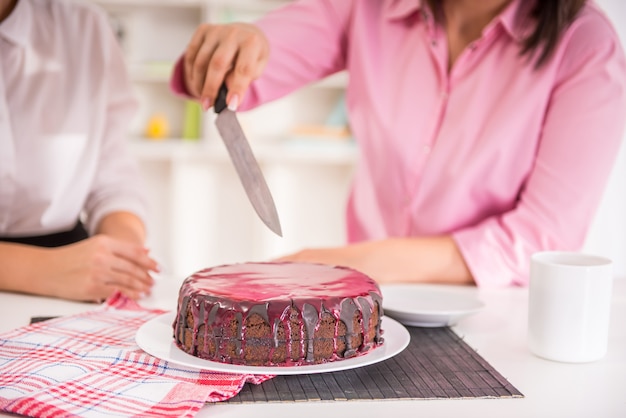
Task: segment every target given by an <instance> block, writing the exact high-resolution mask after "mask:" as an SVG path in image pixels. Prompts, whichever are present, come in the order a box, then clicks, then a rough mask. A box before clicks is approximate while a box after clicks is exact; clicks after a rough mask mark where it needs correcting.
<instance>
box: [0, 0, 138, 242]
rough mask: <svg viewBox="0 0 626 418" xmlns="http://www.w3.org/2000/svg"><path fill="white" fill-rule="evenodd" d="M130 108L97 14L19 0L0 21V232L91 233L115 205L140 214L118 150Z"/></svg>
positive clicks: (129, 169)
mask: <svg viewBox="0 0 626 418" xmlns="http://www.w3.org/2000/svg"><path fill="white" fill-rule="evenodd" d="M136 109H137V103H136V100H135V99H134V97H133V96H132V90H131V86H130V83H129V80H128V76H127V73H126V68H125V66H124V61H123V56H122V53H121V50H120V48H119V45H118V43H117V40H116V39H115V37H114V35H113V33H112V31H111V28H110V26H109V23H108V21H107V18H106V16H105V14H104V13H103V12H101V11H99V10H98V9H96V8H95V7H94V6H92V5H89V4H82V3H73V2H66V1H59V0H20V1H19V2H18V3H17V6H16V8H15V9H14V10H13V12H12V13H11V15H10V16H9V17H8V18H7V19H5V20H4V21H3V22H2V23H0V235H4V236H23V235H43V234H48V233H53V232H58V231H62V230H66V229H70V228H71V227H72V226H73V225H74V223H75V222H76V221H77V219H78V218H79V216H81V214H82V215H83V216H84V219H85V221H86V225H87V229H88V230H89V231H90V232H91V233H93V232H94V230H95V228H96V227H97V225H98V223H99V221H100V220H101V219H102V217H103V216H105V215H106V214H108V213H111V212H114V211H120V210H123V211H129V212H133V213H135V214H137V215H138V216H140V217H142V218H143V217H144V213H145V199H144V197H143V192H142V189H141V184H140V178H139V170H138V167H137V165H136V163H135V161H134V160H133V158H132V157H131V155H130V154H129V153H128V151H127V150H126V138H127V133H128V126H129V123H130V120H131V118H132V117H133V115H134V113H135V111H136Z"/></svg>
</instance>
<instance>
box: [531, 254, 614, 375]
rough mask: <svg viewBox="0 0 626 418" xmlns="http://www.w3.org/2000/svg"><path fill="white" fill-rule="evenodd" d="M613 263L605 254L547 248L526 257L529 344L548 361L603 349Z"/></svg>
mask: <svg viewBox="0 0 626 418" xmlns="http://www.w3.org/2000/svg"><path fill="white" fill-rule="evenodd" d="M612 288H613V264H612V262H611V260H609V259H608V258H604V257H599V256H594V255H589V254H581V253H574V252H559V251H546V252H539V253H536V254H533V255H532V257H531V260H530V282H529V306H528V344H529V348H530V351H531V352H532V353H534V354H535V355H537V356H539V357H543V358H545V359H548V360H555V361H562V362H570V363H584V362H590V361H595V360H598V359H600V358H602V357H604V355H605V354H606V350H607V344H608V335H609V316H610V310H611V292H612Z"/></svg>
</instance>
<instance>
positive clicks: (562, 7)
mask: <svg viewBox="0 0 626 418" xmlns="http://www.w3.org/2000/svg"><path fill="white" fill-rule="evenodd" d="M585 3H586V0H538V1H537V3H536V5H535V8H534V9H533V10H532V12H531V17H532V18H533V19H535V21H536V26H535V30H534V31H533V32H532V33H531V34H530V36H528V37H527V38H526V39H525V40H524V47H523V48H522V54H527V53H529V54H532V53H534V52H535V51H538V50H540V49H541V52H540V53H539V58H538V59H537V62H536V63H535V66H536V67H541V65H543V64H544V63H545V62H546V61H547V60H548V59H549V58H550V56H551V55H552V53H553V52H554V49H555V48H556V46H557V44H558V43H559V39H560V38H561V34H562V33H563V32H564V31H565V29H567V27H568V26H569V25H570V23H572V22H573V21H574V18H575V17H576V15H577V14H578V12H580V9H582V8H583V6H584V5H585Z"/></svg>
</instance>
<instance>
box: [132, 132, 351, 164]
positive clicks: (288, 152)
mask: <svg viewBox="0 0 626 418" xmlns="http://www.w3.org/2000/svg"><path fill="white" fill-rule="evenodd" d="M264 142H266V141H264ZM129 147H130V150H131V152H132V153H133V155H135V157H136V158H138V159H140V160H146V161H169V162H175V161H181V160H187V161H189V160H206V161H207V163H208V162H228V161H230V158H229V156H228V153H227V151H226V148H225V147H224V145H223V144H222V143H220V142H218V141H215V142H211V143H208V142H205V141H194V140H187V139H180V138H171V139H163V140H151V139H132V140H131V141H130V144H129ZM251 147H252V151H253V152H254V155H255V157H256V158H257V160H258V161H259V163H260V164H285V163H293V164H303V163H304V164H319V165H352V164H354V162H355V161H356V157H357V152H358V150H357V148H356V146H355V145H354V143H353V142H352V141H349V140H337V141H332V140H328V141H326V140H320V141H319V142H318V141H314V140H311V141H299V140H293V141H292V140H283V141H280V142H276V143H273V144H267V143H262V144H252V145H251Z"/></svg>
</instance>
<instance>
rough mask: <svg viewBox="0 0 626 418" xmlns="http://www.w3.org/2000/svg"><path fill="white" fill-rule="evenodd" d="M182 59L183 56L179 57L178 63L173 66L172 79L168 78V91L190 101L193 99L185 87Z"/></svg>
mask: <svg viewBox="0 0 626 418" xmlns="http://www.w3.org/2000/svg"><path fill="white" fill-rule="evenodd" d="M184 59H185V55H181V56H180V58H178V61H176V64H174V69H173V70H172V77H171V78H170V89H171V90H172V92H174V93H175V94H176V95H178V96H183V97H185V98H188V99H190V98H193V97H192V96H191V94H189V90H187V85H186V84H185V69H184V65H185V63H184Z"/></svg>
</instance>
